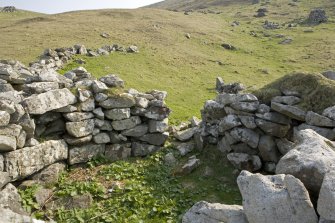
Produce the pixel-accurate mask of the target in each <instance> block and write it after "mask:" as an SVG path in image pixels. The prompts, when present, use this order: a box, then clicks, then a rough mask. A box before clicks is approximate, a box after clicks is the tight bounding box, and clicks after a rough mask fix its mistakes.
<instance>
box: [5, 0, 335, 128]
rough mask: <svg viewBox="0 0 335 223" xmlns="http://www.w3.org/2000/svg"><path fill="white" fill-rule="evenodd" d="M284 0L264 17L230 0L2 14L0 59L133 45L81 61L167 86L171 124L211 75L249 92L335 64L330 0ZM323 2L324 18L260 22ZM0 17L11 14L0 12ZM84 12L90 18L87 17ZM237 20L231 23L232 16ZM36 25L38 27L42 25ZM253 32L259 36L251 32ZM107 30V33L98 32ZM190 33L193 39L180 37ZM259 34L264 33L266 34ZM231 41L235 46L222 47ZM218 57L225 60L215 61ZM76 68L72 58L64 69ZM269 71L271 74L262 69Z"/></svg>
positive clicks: (211, 81)
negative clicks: (212, 6)
mask: <svg viewBox="0 0 335 223" xmlns="http://www.w3.org/2000/svg"><path fill="white" fill-rule="evenodd" d="M289 2H290V0H284V1H283V0H273V1H271V2H270V4H267V5H266V7H267V8H268V10H269V13H268V16H267V17H265V18H254V17H253V15H254V14H255V11H256V10H257V9H258V8H259V7H260V5H259V4H258V5H250V4H243V5H238V4H232V5H228V6H226V7H222V8H219V7H218V9H220V11H222V12H223V13H222V14H220V15H214V14H206V15H205V14H201V13H197V12H194V13H192V14H191V15H189V16H186V15H184V14H183V13H182V12H171V11H165V10H157V9H137V10H98V11H94V10H93V11H79V12H71V13H63V14H57V15H30V16H31V17H30V18H26V17H25V16H22V17H20V16H17V17H13V18H12V17H10V19H9V20H7V19H0V27H2V30H3V32H2V33H3V34H2V35H0V58H11V59H18V60H21V61H23V62H24V63H26V64H28V63H29V62H31V61H33V60H35V58H36V57H37V56H38V55H40V54H41V52H43V50H44V49H45V48H48V47H51V48H55V47H61V46H71V45H74V44H76V43H82V44H85V45H86V46H87V47H88V48H98V47H101V46H103V45H106V44H113V43H118V44H122V45H124V46H128V45H131V44H136V45H138V46H139V49H140V53H138V54H122V53H114V54H112V55H110V56H102V57H99V58H92V59H88V58H85V59H86V60H87V64H86V65H84V67H85V68H87V69H88V70H89V71H90V72H91V73H93V75H94V76H96V77H100V76H102V75H106V74H108V73H115V74H118V75H119V76H120V77H121V78H122V79H124V80H125V81H126V83H127V87H132V88H135V89H139V90H142V91H148V90H150V89H160V90H166V91H168V94H169V96H168V99H167V104H168V106H170V107H171V108H172V110H173V113H172V114H171V121H172V123H178V122H180V121H184V120H187V119H189V118H190V117H191V116H193V115H195V116H198V117H199V116H200V113H199V111H200V109H201V108H202V106H203V103H204V102H205V100H207V99H212V98H214V97H215V92H214V90H213V88H214V86H215V78H216V77H217V76H222V77H223V79H224V80H225V81H226V82H241V83H243V84H244V85H246V86H247V91H254V90H257V89H260V88H262V87H263V86H265V85H267V84H269V83H271V82H272V81H274V80H276V79H278V78H280V77H283V76H284V75H286V74H289V73H300V72H308V73H319V72H322V71H325V70H330V69H335V67H334V63H333V61H334V60H335V48H334V47H330V46H333V45H335V39H334V38H333V36H335V23H334V22H333V21H334V20H333V19H332V18H333V17H334V15H335V12H334V10H333V8H334V4H335V3H334V2H333V1H330V0H321V1H318V2H316V1H308V0H301V1H299V2H298V5H299V6H298V7H291V6H289V5H288V3H289ZM319 6H323V7H324V8H326V11H327V13H328V15H329V16H330V22H329V23H327V24H322V25H319V26H315V27H312V29H313V30H314V32H313V33H304V30H305V29H307V28H309V27H305V26H298V27H296V28H282V29H279V30H264V29H263V28H262V24H263V22H264V20H266V19H267V20H270V21H274V22H278V23H280V24H288V23H290V22H292V21H295V20H297V19H301V18H306V17H307V16H308V13H309V11H310V10H311V9H312V8H315V7H319ZM0 16H2V17H6V16H10V15H7V14H6V15H0ZM87 18H90V19H87ZM234 20H238V21H240V23H241V25H240V26H237V27H231V26H230V24H231V22H232V21H234ZM41 30H42V31H41ZM250 31H254V32H255V33H256V34H257V35H258V36H257V37H253V36H251V35H250V34H249V33H250ZM102 32H108V33H110V35H111V38H110V39H103V38H101V37H100V33H102ZM185 33H190V34H191V39H186V38H185ZM264 33H267V34H270V37H264ZM275 34H284V35H285V36H290V37H292V38H293V42H292V44H290V45H279V44H278V42H279V41H280V40H281V39H278V38H275V37H274V35H275ZM224 42H225V43H230V44H232V45H234V46H236V47H237V48H238V50H237V51H233V52H232V51H228V50H224V49H223V48H222V47H221V46H220V45H221V44H222V43H224ZM216 61H221V62H222V63H223V64H224V65H219V64H218V63H216ZM75 66H78V65H76V64H70V65H68V66H66V67H65V68H64V70H70V69H71V68H73V67H75ZM263 69H267V70H268V71H269V74H264V73H263V72H262V70H263Z"/></svg>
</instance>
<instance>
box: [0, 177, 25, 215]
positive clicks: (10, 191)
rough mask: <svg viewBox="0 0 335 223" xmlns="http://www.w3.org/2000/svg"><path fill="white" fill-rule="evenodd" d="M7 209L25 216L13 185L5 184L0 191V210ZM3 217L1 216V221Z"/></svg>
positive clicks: (18, 195)
mask: <svg viewBox="0 0 335 223" xmlns="http://www.w3.org/2000/svg"><path fill="white" fill-rule="evenodd" d="M1 208H8V209H10V210H12V211H13V212H15V213H18V214H24V215H27V213H26V212H25V211H24V210H23V208H22V206H21V197H20V194H19V192H18V191H17V189H16V187H15V186H14V185H13V184H10V183H9V184H7V185H6V186H5V187H4V188H3V189H2V190H1V191H0V209H1ZM2 219H3V216H1V220H2Z"/></svg>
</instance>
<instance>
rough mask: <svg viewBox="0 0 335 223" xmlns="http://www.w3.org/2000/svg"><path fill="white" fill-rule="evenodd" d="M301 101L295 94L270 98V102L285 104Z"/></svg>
mask: <svg viewBox="0 0 335 223" xmlns="http://www.w3.org/2000/svg"><path fill="white" fill-rule="evenodd" d="M300 101H301V99H300V98H299V97H296V96H276V97H274V98H272V100H271V102H276V103H280V104H285V105H295V104H298V103H299V102H300Z"/></svg>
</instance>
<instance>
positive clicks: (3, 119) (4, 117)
mask: <svg viewBox="0 0 335 223" xmlns="http://www.w3.org/2000/svg"><path fill="white" fill-rule="evenodd" d="M9 121H10V114H9V113H8V112H6V111H0V126H6V125H8V124H9Z"/></svg>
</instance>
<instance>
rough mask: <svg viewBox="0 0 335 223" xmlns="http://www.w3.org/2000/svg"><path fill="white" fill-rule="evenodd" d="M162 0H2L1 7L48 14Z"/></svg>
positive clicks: (127, 5) (129, 5)
mask: <svg viewBox="0 0 335 223" xmlns="http://www.w3.org/2000/svg"><path fill="white" fill-rule="evenodd" d="M159 1H162V0H0V7H4V6H15V7H16V8H19V9H24V10H29V11H34V12H43V13H48V14H53V13H60V12H67V11H75V10H84V9H105V8H128V9H131V8H138V7H141V6H145V5H149V4H152V3H156V2H159Z"/></svg>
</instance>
